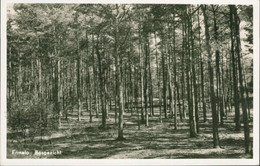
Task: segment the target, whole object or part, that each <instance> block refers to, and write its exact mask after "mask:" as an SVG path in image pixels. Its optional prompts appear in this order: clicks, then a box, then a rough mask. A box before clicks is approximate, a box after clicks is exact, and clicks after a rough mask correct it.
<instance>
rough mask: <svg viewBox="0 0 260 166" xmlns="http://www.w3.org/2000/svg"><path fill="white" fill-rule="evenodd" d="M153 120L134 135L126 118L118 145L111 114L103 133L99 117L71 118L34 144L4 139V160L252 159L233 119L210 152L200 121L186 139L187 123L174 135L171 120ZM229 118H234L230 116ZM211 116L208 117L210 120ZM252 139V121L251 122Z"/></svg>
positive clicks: (133, 119)
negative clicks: (90, 121) (191, 136)
mask: <svg viewBox="0 0 260 166" xmlns="http://www.w3.org/2000/svg"><path fill="white" fill-rule="evenodd" d="M155 113H156V114H155V116H152V117H149V127H146V126H144V124H141V128H140V130H138V119H137V114H136V113H135V114H134V115H133V116H131V113H128V112H125V113H124V122H125V124H124V138H125V140H123V141H118V140H116V138H117V128H118V127H117V126H118V125H115V124H114V115H113V111H110V113H109V118H108V119H107V126H108V128H107V129H106V130H103V129H101V128H100V127H99V126H100V124H101V115H100V117H99V118H95V116H93V122H92V123H89V115H88V113H87V112H83V116H82V120H81V121H77V112H76V111H75V110H74V112H73V113H72V114H71V115H70V116H69V121H68V122H67V121H65V120H63V121H62V126H61V128H60V129H59V130H58V131H55V132H53V133H52V134H51V135H50V136H44V137H43V141H41V140H40V139H39V137H36V138H35V139H34V141H33V142H30V141H17V140H14V139H8V142H7V158H63V159H74V158H75V159H102V158H110V159H126V158H132V159H155V158H163V159H176V158H252V156H251V155H244V141H243V140H244V134H243V128H242V127H241V131H240V132H237V131H235V130H234V128H235V124H234V122H233V118H231V117H234V116H233V115H230V118H228V119H225V120H224V125H222V126H220V127H219V137H220V146H221V148H219V149H214V148H213V139H212V123H211V120H210V119H209V120H208V121H207V122H205V123H204V122H203V121H202V120H201V121H200V133H199V134H198V136H197V137H195V138H190V135H189V124H188V119H184V120H183V122H180V120H179V119H178V126H177V127H178V128H177V130H174V123H173V122H174V120H173V119H172V118H168V119H163V123H160V122H159V120H158V119H159V110H158V108H155ZM230 114H232V113H230ZM210 116H211V115H210V114H208V117H210ZM250 130H251V135H250V136H251V140H252V135H253V134H252V122H250ZM13 150H15V151H25V150H26V151H28V152H29V155H24V154H13V153H12V152H13ZM35 150H38V151H42V152H44V151H57V150H58V151H61V154H58V155H40V156H38V155H35V154H34V151H35Z"/></svg>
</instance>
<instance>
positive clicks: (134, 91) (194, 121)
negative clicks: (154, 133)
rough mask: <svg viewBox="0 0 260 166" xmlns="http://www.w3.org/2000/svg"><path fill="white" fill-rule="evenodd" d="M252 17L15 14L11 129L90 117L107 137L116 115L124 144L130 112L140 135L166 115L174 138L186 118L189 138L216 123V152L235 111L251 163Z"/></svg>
mask: <svg viewBox="0 0 260 166" xmlns="http://www.w3.org/2000/svg"><path fill="white" fill-rule="evenodd" d="M252 10H253V9H252V6H235V5H227V6H223V5H166V4H164V5H161V4H156V5H155V4H153V5H149V4H142V5H141V4H138V5H135V4H70V5H69V4H14V5H13V9H12V11H11V10H10V11H9V12H8V22H7V41H8V44H7V59H8V62H7V63H8V64H7V69H8V80H7V84H8V93H7V99H8V127H10V128H12V129H13V130H26V129H30V132H31V133H40V134H45V133H46V132H47V131H49V130H50V127H52V128H58V127H59V126H60V125H61V123H62V119H65V120H67V119H68V118H69V112H71V111H73V110H74V111H77V119H78V121H81V120H82V118H83V114H82V112H87V113H88V115H89V117H88V118H89V123H91V122H92V120H93V118H100V119H101V124H100V125H101V126H100V127H102V128H104V129H105V128H107V118H111V117H109V112H111V111H113V114H114V117H113V118H114V123H115V124H117V125H118V139H119V140H122V139H124V137H123V136H124V134H123V129H124V121H125V120H126V119H124V117H123V116H124V112H125V111H129V112H131V115H132V116H138V119H139V121H138V127H139V129H140V126H141V125H142V124H145V126H149V117H150V116H156V115H158V117H159V122H160V123H163V119H164V118H173V120H172V122H173V124H174V128H175V129H176V130H177V129H178V123H182V121H183V120H184V119H186V118H188V119H189V125H190V137H196V135H198V134H199V132H200V123H204V122H206V121H208V120H210V121H211V119H212V127H213V138H214V139H213V140H214V147H219V141H220V140H219V135H218V126H219V125H223V119H224V118H227V117H228V116H229V115H232V116H233V114H232V112H233V110H234V112H235V124H236V130H238V131H239V130H240V127H241V123H242V124H243V126H244V134H245V148H246V153H249V142H250V140H249V139H250V137H249V133H250V132H249V127H248V118H250V108H252V91H253V83H252V82H253V80H252V78H253V70H252V66H253V62H252V56H251V55H252V52H253V50H252V42H253V37H252V26H253V23H252V20H253V19H252V18H253V16H252ZM242 24H243V26H242ZM241 32H243V33H241ZM154 108H159V109H158V110H159V112H156V111H155V109H154ZM240 112H242V115H243V116H242V115H240V114H241V113H240ZM100 114H101V116H100ZM209 115H212V116H209ZM186 116H187V117H186ZM240 117H243V118H242V119H243V120H242V122H241V118H240ZM85 118H86V117H85ZM126 121H127V120H126ZM32 126H34V128H33V129H32V128H31V127H32ZM35 126H37V127H35Z"/></svg>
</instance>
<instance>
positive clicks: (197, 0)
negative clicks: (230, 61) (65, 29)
mask: <svg viewBox="0 0 260 166" xmlns="http://www.w3.org/2000/svg"><path fill="white" fill-rule="evenodd" d="M7 3H149V4H152V3H157V4H158V3H160V4H173V3H174V4H241V5H253V7H254V8H253V12H254V27H253V33H254V34H253V35H254V42H253V43H254V49H253V50H254V55H253V58H254V60H253V61H254V64H253V66H254V67H253V68H254V98H253V100H254V122H253V123H254V124H253V132H254V136H253V143H254V147H253V148H254V149H253V152H254V155H253V159H6V73H7V72H6V63H7V62H6V59H7V58H6V43H7V41H6V6H7ZM0 83H1V103H0V104H1V105H0V106H1V144H0V147H1V151H0V152H1V156H0V165H188V164H190V165H191V164H192V165H259V1H258V0H214V1H210V2H209V0H160V1H158V0H142V1H139V0H127V1H125V0H113V1H111V0H88V1H86V0H85V1H84V0H69V1H65V0H55V1H50V0H49V1H48V0H38V1H37V0H1V82H0Z"/></svg>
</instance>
